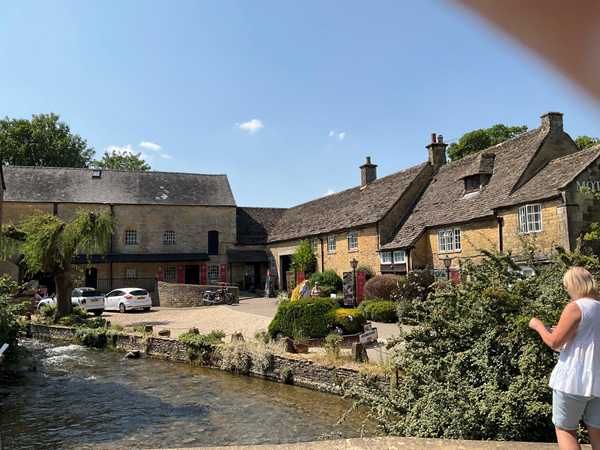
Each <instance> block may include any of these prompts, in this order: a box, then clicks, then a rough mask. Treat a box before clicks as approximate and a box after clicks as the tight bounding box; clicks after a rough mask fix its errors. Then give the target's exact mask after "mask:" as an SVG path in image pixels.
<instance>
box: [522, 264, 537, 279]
mask: <svg viewBox="0 0 600 450" xmlns="http://www.w3.org/2000/svg"><path fill="white" fill-rule="evenodd" d="M521 273H522V274H523V276H524V277H525V278H531V277H532V276H534V275H535V271H534V270H533V269H532V268H531V267H529V266H523V267H521Z"/></svg>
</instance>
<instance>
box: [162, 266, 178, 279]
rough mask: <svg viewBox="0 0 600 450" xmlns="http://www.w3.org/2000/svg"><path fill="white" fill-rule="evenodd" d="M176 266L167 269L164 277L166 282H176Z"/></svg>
mask: <svg viewBox="0 0 600 450" xmlns="http://www.w3.org/2000/svg"><path fill="white" fill-rule="evenodd" d="M175 273H176V272H175V266H167V267H165V273H164V275H163V277H164V280H165V281H175V278H176V277H175Z"/></svg>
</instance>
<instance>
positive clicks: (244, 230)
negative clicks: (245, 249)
mask: <svg viewBox="0 0 600 450" xmlns="http://www.w3.org/2000/svg"><path fill="white" fill-rule="evenodd" d="M286 211H287V209H286V208H247V207H238V208H237V210H236V222H237V243H238V244H243V245H264V244H266V243H267V237H268V234H269V232H270V231H271V230H272V229H273V227H275V225H276V224H277V222H278V221H279V219H281V217H282V216H283V214H284V213H285V212H286Z"/></svg>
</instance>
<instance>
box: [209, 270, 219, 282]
mask: <svg viewBox="0 0 600 450" xmlns="http://www.w3.org/2000/svg"><path fill="white" fill-rule="evenodd" d="M208 279H209V280H211V281H213V280H214V281H219V266H208Z"/></svg>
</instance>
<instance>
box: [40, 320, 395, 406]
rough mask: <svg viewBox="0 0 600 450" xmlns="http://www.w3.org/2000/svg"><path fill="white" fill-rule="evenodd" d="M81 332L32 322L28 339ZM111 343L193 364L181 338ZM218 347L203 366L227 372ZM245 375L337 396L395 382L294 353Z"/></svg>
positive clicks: (139, 337)
mask: <svg viewBox="0 0 600 450" xmlns="http://www.w3.org/2000/svg"><path fill="white" fill-rule="evenodd" d="M77 331H78V329H77V328H71V327H64V326H59V325H42V324H35V323H31V324H30V325H29V329H28V336H30V337H32V338H36V339H51V340H59V341H68V342H76V339H75V337H76V333H77ZM108 344H109V345H110V346H112V347H114V348H115V349H118V350H121V351H126V352H132V351H138V352H139V354H140V356H141V357H143V358H154V359H162V360H169V361H174V362H179V363H186V364H190V361H189V358H188V348H189V347H188V345H187V344H185V343H184V342H181V341H179V340H178V339H173V338H164V337H158V336H152V335H149V334H141V333H130V334H125V333H116V334H115V335H114V336H113V338H112V342H108ZM215 348H216V346H213V348H212V355H213V356H211V357H209V358H207V359H206V363H205V364H202V365H203V366H206V367H211V368H214V369H219V370H223V369H222V368H221V366H220V365H219V363H218V357H217V356H216V354H215V352H214V350H215ZM237 373H239V371H238V372H237ZM242 374H243V375H249V376H252V377H258V378H263V379H266V380H270V381H275V382H278V383H286V384H291V385H294V386H301V387H306V388H309V389H314V390H318V391H321V392H327V393H329V394H335V395H343V394H344V392H345V390H346V389H348V388H350V387H358V388H359V389H360V388H366V386H367V385H376V386H377V387H378V388H379V389H381V390H383V391H389V389H390V383H391V378H390V377H388V376H383V375H379V374H374V373H370V372H366V371H361V370H360V369H358V368H354V367H348V366H341V367H336V366H333V365H330V364H319V363H315V362H314V361H312V360H310V359H306V358H304V357H302V356H301V355H294V354H274V355H273V356H272V358H271V361H270V363H269V364H268V367H267V368H266V369H265V368H264V367H263V366H262V365H258V364H254V362H253V361H252V360H250V362H249V364H248V368H247V371H245V372H243V373H242ZM366 392H367V391H366V390H365V393H366Z"/></svg>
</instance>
